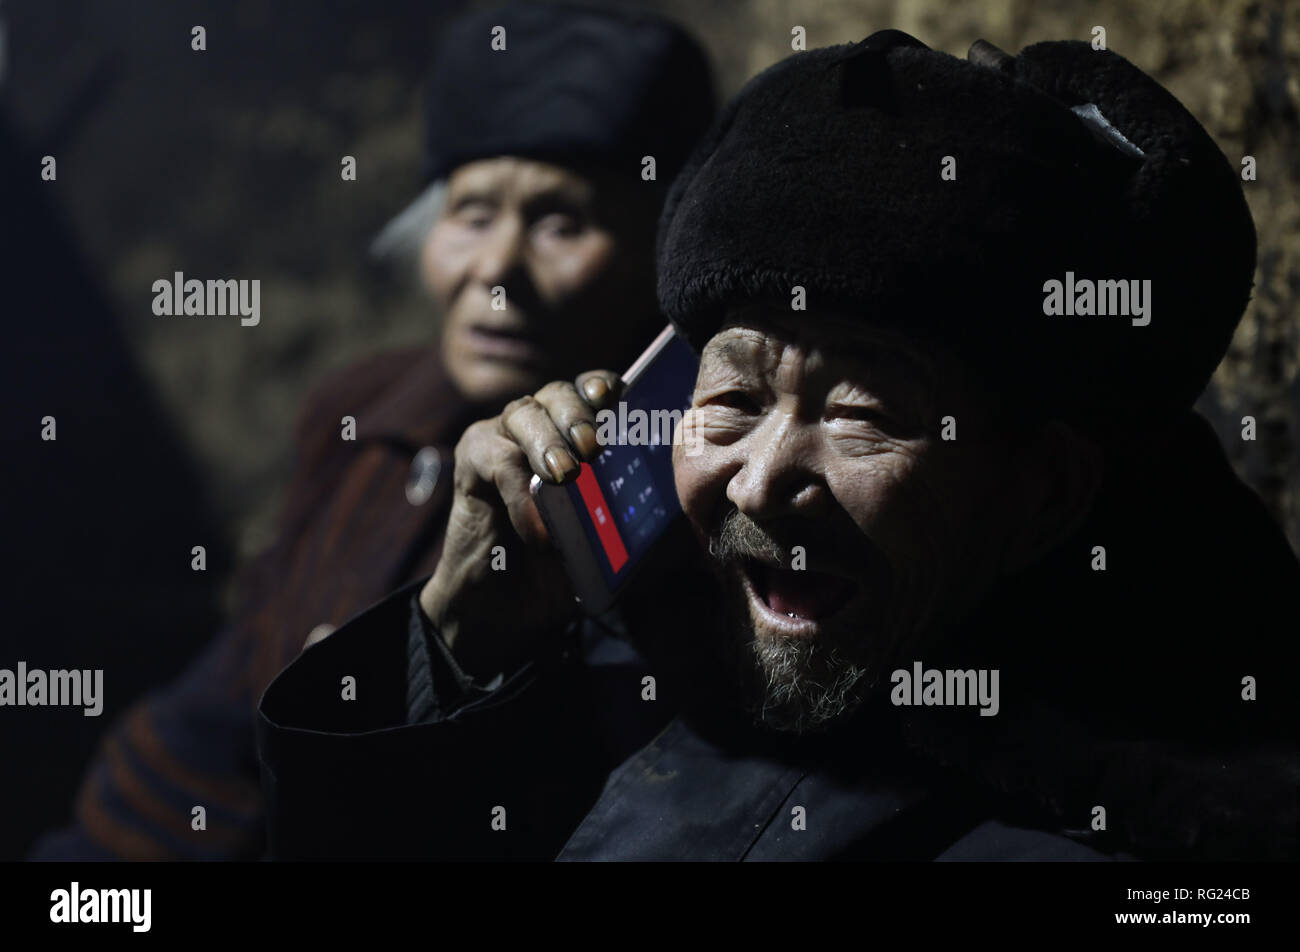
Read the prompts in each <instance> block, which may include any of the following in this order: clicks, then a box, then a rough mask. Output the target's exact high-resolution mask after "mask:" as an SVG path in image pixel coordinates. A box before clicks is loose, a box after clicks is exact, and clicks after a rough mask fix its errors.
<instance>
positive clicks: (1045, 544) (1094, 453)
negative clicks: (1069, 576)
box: [1004, 420, 1106, 573]
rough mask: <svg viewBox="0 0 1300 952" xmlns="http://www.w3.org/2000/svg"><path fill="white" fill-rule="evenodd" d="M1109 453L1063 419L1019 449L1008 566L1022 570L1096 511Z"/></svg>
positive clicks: (1011, 485)
mask: <svg viewBox="0 0 1300 952" xmlns="http://www.w3.org/2000/svg"><path fill="white" fill-rule="evenodd" d="M1105 463H1106V459H1105V453H1104V452H1103V450H1102V448H1101V447H1100V446H1099V445H1098V444H1097V443H1096V442H1095V441H1094V440H1092V439H1089V438H1088V437H1087V436H1085V435H1084V434H1082V433H1081V432H1079V431H1078V430H1077V429H1075V428H1074V427H1073V426H1071V425H1070V424H1068V423H1065V422H1062V421H1060V420H1052V421H1050V422H1048V423H1046V424H1044V425H1043V426H1042V427H1041V428H1040V429H1039V430H1038V432H1037V433H1035V434H1034V435H1033V436H1032V437H1030V439H1029V441H1028V442H1027V443H1025V444H1023V445H1022V446H1021V448H1020V450H1019V451H1018V452H1016V453H1015V455H1014V459H1013V461H1012V468H1013V471H1014V475H1013V477H1012V478H1011V479H1010V480H1008V484H1009V485H1008V489H1009V490H1011V491H1012V492H1013V493H1014V495H1013V496H1011V497H1010V498H1009V500H1008V504H1009V506H1010V507H1011V511H1012V512H1013V513H1014V514H1015V516H1016V517H1017V518H1016V523H1015V526H1014V527H1013V530H1012V532H1011V534H1010V536H1009V537H1008V539H1007V547H1006V550H1005V556H1004V569H1005V570H1006V571H1007V572H1008V573H1011V572H1018V571H1020V570H1022V569H1025V568H1027V567H1028V566H1030V565H1033V564H1034V563H1035V562H1037V561H1039V560H1040V559H1042V558H1043V557H1044V556H1046V555H1047V554H1048V553H1049V552H1051V551H1052V550H1053V549H1055V548H1056V547H1057V546H1058V545H1060V544H1061V543H1063V542H1064V541H1065V540H1066V539H1068V538H1069V537H1070V536H1071V535H1072V534H1073V533H1074V532H1076V531H1077V530H1078V529H1079V527H1080V526H1082V525H1083V522H1084V520H1085V519H1086V518H1087V517H1088V514H1089V513H1090V512H1091V511H1092V506H1093V502H1094V501H1095V500H1096V498H1097V494H1098V492H1100V490H1101V483H1102V477H1103V475H1104V473H1105Z"/></svg>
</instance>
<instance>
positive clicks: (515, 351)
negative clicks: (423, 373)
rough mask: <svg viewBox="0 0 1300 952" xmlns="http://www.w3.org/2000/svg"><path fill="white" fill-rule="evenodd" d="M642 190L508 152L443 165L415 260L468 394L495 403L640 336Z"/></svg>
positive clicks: (630, 352)
mask: <svg viewBox="0 0 1300 952" xmlns="http://www.w3.org/2000/svg"><path fill="white" fill-rule="evenodd" d="M638 186H643V187H641V188H638ZM648 189H649V186H648V185H647V183H644V182H641V181H640V180H639V177H632V178H631V180H629V181H626V182H624V181H622V180H621V179H619V180H615V179H614V178H613V177H612V176H610V175H608V174H606V173H598V172H592V173H586V174H584V173H580V172H579V171H575V170H573V169H569V168H563V167H560V166H557V165H551V164H548V163H545V162H534V161H529V160H526V159H518V158H510V157H502V158H493V159H486V160H482V161H478V162H470V163H468V164H466V165H463V166H461V167H460V168H458V169H457V170H456V171H455V172H454V173H453V174H452V176H451V178H450V179H449V181H448V193H447V196H446V202H445V204H444V207H443V210H442V214H441V216H440V218H439V220H438V222H437V223H436V224H435V225H434V227H433V229H432V231H431V233H430V234H429V237H428V239H427V241H426V242H425V245H424V248H423V251H422V254H421V262H420V265H421V272H422V275H423V277H424V280H425V282H426V284H427V285H428V287H429V288H430V290H431V291H432V292H433V294H434V296H435V298H436V299H437V301H438V303H439V304H440V306H441V308H442V311H443V313H444V316H445V324H444V328H443V334H442V344H441V346H442V351H443V361H444V364H445V365H446V368H447V372H448V373H449V374H450V375H451V378H452V380H453V381H454V382H455V384H456V385H457V386H458V387H459V389H460V390H461V391H462V392H463V393H464V394H465V395H466V397H468V398H469V399H471V400H483V401H489V402H499V403H504V402H506V401H507V400H509V399H512V398H514V397H517V396H520V395H522V394H524V393H528V392H531V391H533V390H536V389H538V388H539V387H540V386H541V385H542V384H544V383H546V382H548V381H551V380H554V379H567V378H572V377H573V376H575V375H576V374H578V373H579V372H581V371H584V370H590V369H592V368H593V367H612V368H613V369H622V366H623V365H624V364H625V363H627V362H629V361H630V359H631V357H632V356H635V354H636V353H638V352H639V351H640V349H641V348H642V347H644V346H645V344H647V343H648V342H649V340H648V336H647V335H648V334H650V333H651V332H652V331H654V330H656V329H657V328H655V326H654V325H655V323H656V318H655V314H656V311H657V308H656V305H655V301H654V285H653V278H654V272H653V258H652V249H653V244H654V225H655V213H656V209H657V205H656V204H655V202H654V198H653V196H652V195H651V193H650V192H649V191H648ZM643 337H645V338H646V339H642V338H643Z"/></svg>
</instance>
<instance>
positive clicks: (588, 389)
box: [582, 377, 609, 403]
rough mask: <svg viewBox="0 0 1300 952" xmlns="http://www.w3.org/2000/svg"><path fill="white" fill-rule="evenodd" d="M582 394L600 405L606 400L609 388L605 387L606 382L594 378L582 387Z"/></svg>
mask: <svg viewBox="0 0 1300 952" xmlns="http://www.w3.org/2000/svg"><path fill="white" fill-rule="evenodd" d="M582 392H583V393H585V394H586V395H587V399H588V400H590V401H592V402H593V403H599V402H600V401H601V400H604V399H605V394H607V393H608V392H609V388H608V387H606V386H605V381H604V380H602V379H601V378H600V377H592V378H591V379H590V380H588V381H587V382H586V383H584V384H583V385H582Z"/></svg>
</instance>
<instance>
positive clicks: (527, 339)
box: [469, 324, 541, 363]
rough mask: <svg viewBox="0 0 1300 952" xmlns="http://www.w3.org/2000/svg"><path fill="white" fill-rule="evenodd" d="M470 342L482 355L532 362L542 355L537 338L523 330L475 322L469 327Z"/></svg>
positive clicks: (476, 351) (496, 358)
mask: <svg viewBox="0 0 1300 952" xmlns="http://www.w3.org/2000/svg"><path fill="white" fill-rule="evenodd" d="M469 343H470V346H471V347H472V348H473V349H474V351H475V353H477V354H478V355H479V356H481V357H487V358H491V359H494V360H507V361H510V362H512V363H530V362H533V361H536V360H537V359H538V358H540V357H541V347H540V345H539V344H538V342H537V340H536V338H534V337H533V336H532V335H531V334H526V333H524V332H523V331H519V330H512V329H510V328H504V327H489V326H487V325H484V324H474V325H472V326H471V327H470V328H469Z"/></svg>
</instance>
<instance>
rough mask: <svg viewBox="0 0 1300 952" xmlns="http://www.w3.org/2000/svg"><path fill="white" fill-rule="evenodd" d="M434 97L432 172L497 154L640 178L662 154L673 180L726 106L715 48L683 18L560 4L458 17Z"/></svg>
mask: <svg viewBox="0 0 1300 952" xmlns="http://www.w3.org/2000/svg"><path fill="white" fill-rule="evenodd" d="M494 40H495V41H496V46H495V47H494V45H493V44H494ZM425 102H426V105H425V111H426V115H425V144H426V162H425V168H424V173H425V179H426V181H433V180H435V179H438V178H441V177H443V176H444V175H446V174H447V173H448V172H450V171H451V170H452V169H454V168H456V167H457V166H458V165H462V164H464V163H466V162H470V161H473V160H475V159H482V158H487V157H490V156H496V155H517V156H525V157H528V158H537V159H548V160H553V161H559V162H567V161H575V160H576V161H581V162H585V163H592V164H596V165H603V166H607V167H609V168H612V169H616V170H621V171H623V172H625V173H626V174H627V175H628V176H629V177H636V178H639V177H640V173H641V159H642V157H643V156H646V155H653V156H654V157H655V160H656V177H657V180H658V181H662V182H668V181H671V180H672V178H673V176H674V175H676V174H677V172H678V170H679V169H680V168H681V165H682V162H683V161H685V159H686V157H687V155H688V154H689V153H690V151H691V148H692V147H693V146H694V145H695V143H696V142H697V141H698V139H699V137H700V136H701V135H703V133H704V131H705V130H706V129H707V128H708V126H709V122H710V121H711V120H712V119H713V116H714V111H715V98H714V91H713V80H712V76H711V74H710V69H709V62H708V56H707V54H706V53H705V52H704V50H703V48H702V47H701V46H700V45H699V43H697V42H696V41H695V39H694V38H693V37H691V35H690V34H689V33H687V32H686V31H685V30H684V29H683V28H682V27H680V26H678V25H677V24H676V23H674V22H672V21H671V20H668V19H665V18H664V17H661V16H658V15H656V14H654V13H651V12H649V11H642V10H605V9H599V8H595V7H592V6H590V5H587V4H575V3H553V2H547V3H539V2H529V3H510V4H506V5H505V6H501V7H494V8H490V9H486V10H476V11H473V12H471V13H467V14H465V15H464V16H462V17H460V18H459V19H457V20H456V21H455V22H454V23H453V24H452V25H451V26H450V27H449V28H448V30H447V32H446V33H445V34H444V35H443V37H442V39H441V40H440V41H439V43H438V48H437V50H436V52H435V54H434V58H433V67H432V69H431V71H430V75H429V82H428V91H427V96H426V101H425Z"/></svg>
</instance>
